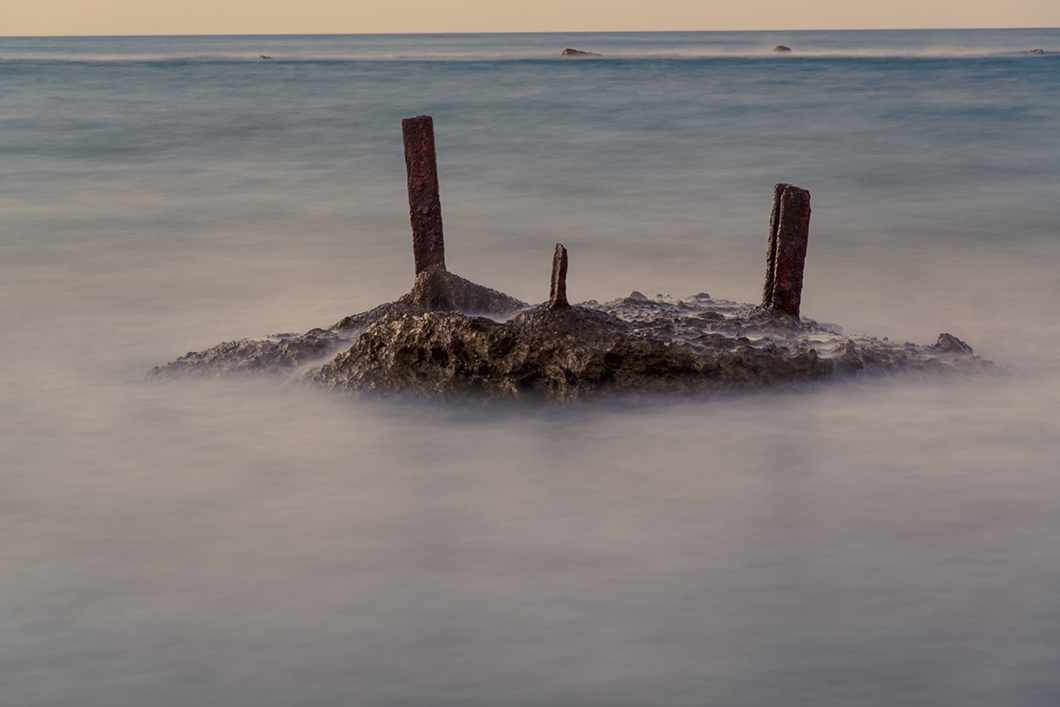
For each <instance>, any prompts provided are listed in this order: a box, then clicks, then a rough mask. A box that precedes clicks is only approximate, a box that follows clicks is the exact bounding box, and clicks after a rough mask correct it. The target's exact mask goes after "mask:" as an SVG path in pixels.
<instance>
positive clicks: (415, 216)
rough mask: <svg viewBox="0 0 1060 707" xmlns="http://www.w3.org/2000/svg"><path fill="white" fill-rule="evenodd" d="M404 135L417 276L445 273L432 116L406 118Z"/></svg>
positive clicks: (440, 203)
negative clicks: (437, 269)
mask: <svg viewBox="0 0 1060 707" xmlns="http://www.w3.org/2000/svg"><path fill="white" fill-rule="evenodd" d="M401 132H402V136H403V137H404V139H405V170H406V171H407V172H408V186H409V218H410V220H411V221H412V252H413V254H414V255H415V258H416V274H417V275H419V274H420V273H421V272H422V271H424V270H425V269H427V268H429V267H431V266H439V267H441V269H442V270H445V240H444V239H443V238H442V202H441V200H440V199H439V198H438V162H437V157H436V156H435V151H434V121H433V120H432V119H431V116H429V115H417V116H416V117H415V118H405V119H404V120H402V121H401Z"/></svg>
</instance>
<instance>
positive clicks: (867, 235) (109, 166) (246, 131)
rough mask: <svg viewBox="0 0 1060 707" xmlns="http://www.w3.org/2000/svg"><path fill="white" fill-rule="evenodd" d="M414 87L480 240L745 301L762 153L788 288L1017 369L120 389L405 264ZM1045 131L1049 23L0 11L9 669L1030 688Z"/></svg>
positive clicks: (354, 300)
mask: <svg viewBox="0 0 1060 707" xmlns="http://www.w3.org/2000/svg"><path fill="white" fill-rule="evenodd" d="M776 44H785V45H787V46H790V47H791V48H792V49H793V52H792V53H791V54H790V55H772V54H770V52H769V50H770V49H771V48H772V47H773V46H774V45H776ZM564 47H575V48H578V49H583V50H588V51H595V52H598V53H600V54H602V55H603V56H602V57H601V58H593V59H579V60H570V59H561V58H559V56H558V54H559V51H560V50H561V49H563V48H564ZM1034 47H1040V48H1042V49H1044V50H1045V51H1046V54H1044V55H1038V56H1035V55H1028V54H1027V53H1026V52H1027V50H1028V49H1031V48H1034ZM260 54H265V55H268V56H271V57H272V60H269V61H265V60H259V59H258V58H257V57H258V55H260ZM417 114H430V115H433V116H434V121H435V131H436V138H437V145H438V159H439V172H440V181H441V198H442V208H443V218H444V222H445V230H446V237H447V243H446V245H447V250H448V253H447V263H448V265H449V268H450V270H452V271H454V272H456V273H458V274H460V275H462V276H464V277H467V278H469V279H471V280H474V281H476V282H479V283H481V284H484V285H488V286H491V287H496V288H498V289H502V290H504V291H506V292H508V293H509V294H512V295H514V296H516V297H519V298H521V299H524V300H527V301H530V302H540V301H543V300H545V299H547V294H548V276H549V268H550V264H551V254H552V249H553V247H554V244H555V243H556V242H562V243H563V244H564V245H566V246H567V248H568V249H569V252H570V271H569V275H568V288H569V294H570V297H571V299H572V300H576V301H581V300H587V299H597V300H600V301H604V300H608V299H613V298H615V297H619V296H624V295H626V294H628V293H629V292H630V291H631V290H633V289H637V290H640V291H641V292H645V293H648V294H649V295H650V294H655V293H657V292H658V293H662V294H671V295H674V296H682V295H689V294H695V293H698V292H703V291H706V292H708V293H710V294H711V295H713V296H715V297H718V298H725V299H733V300H738V301H748V302H752V301H756V299H757V298H758V297H759V296H760V291H761V280H762V276H763V274H764V255H765V236H766V231H767V225H768V219H769V207H770V199H771V196H772V186H773V184H774V183H776V182H782V181H783V182H790V183H793V184H796V185H798V186H801V187H804V188H806V189H808V190H809V191H810V192H811V194H812V198H813V217H812V221H811V229H810V248H809V256H808V261H807V270H806V283H805V289H804V292H803V314H804V315H805V316H808V317H811V318H813V319H817V320H818V321H828V322H835V323H838V324H840V325H842V326H843V327H844V328H845V329H846V330H847V331H848V332H850V333H863V334H871V335H875V336H879V337H884V336H886V337H889V338H890V339H892V340H898V341H914V342H917V343H929V342H932V341H934V339H935V338H936V337H937V336H938V334H939V333H940V332H943V331H947V332H950V333H953V334H955V335H956V336H959V337H960V338H962V339H963V340H965V341H967V342H968V343H969V344H971V345H972V346H973V347H974V348H975V351H976V353H979V354H982V355H983V356H986V357H987V358H990V359H992V360H995V361H997V362H999V363H1001V364H1004V365H1005V366H1007V368H1008V373H1007V374H1006V375H1002V376H995V377H988V378H974V379H963V380H954V379H945V380H924V379H918V380H915V381H909V380H903V379H901V378H889V379H865V380H855V381H852V382H847V383H843V384H835V385H828V386H820V387H816V388H813V389H808V390H801V391H796V392H790V391H789V392H783V393H768V392H767V393H760V394H754V395H747V396H738V397H729V398H722V399H711V400H700V399H688V398H678V399H668V398H667V399H654V400H603V401H590V402H587V403H583V404H578V405H570V406H564V405H542V404H536V403H531V402H525V401H523V402H515V403H510V404H492V405H485V406H482V405H477V404H461V405H455V404H454V405H448V404H437V403H416V402H410V401H406V400H401V399H393V398H391V399H376V398H371V397H368V398H348V397H341V396H331V395H322V394H317V393H312V392H309V391H306V390H303V389H301V388H298V387H295V386H291V385H286V384H282V383H276V382H262V381H201V382H194V383H187V384H175V385H166V386H145V385H144V384H143V378H144V374H145V372H146V371H147V369H148V368H150V367H151V366H154V365H157V364H161V363H165V362H167V361H170V360H172V359H174V358H176V357H177V356H179V355H181V354H183V353H185V352H187V351H190V350H198V349H202V348H205V347H208V346H211V345H213V344H215V343H218V342H220V341H223V340H232V339H237V338H242V337H248V336H261V335H266V334H271V333H276V332H283V331H305V330H308V329H310V328H312V327H316V326H326V325H328V324H330V323H333V322H335V321H337V320H338V319H340V318H341V317H343V316H345V315H348V314H352V313H356V312H359V311H363V310H365V309H368V308H370V307H372V306H374V305H376V304H379V303H382V302H385V301H390V300H392V299H395V298H396V297H397V296H399V295H400V294H402V293H403V292H405V291H406V290H407V289H408V288H409V286H410V284H411V280H412V267H413V264H412V255H411V238H410V233H409V226H408V206H407V201H406V195H405V175H404V161H403V156H402V146H401V132H400V120H401V118H403V117H408V116H411V115H417ZM1058 164H1060V30H984V31H917V32H910V31H894V32H791V33H786V32H768V33H767V32H762V33H637V34H579V35H561V34H554V35H549V34H533V35H518V34H506V35H436V36H435V35H420V36H411V35H410V36H320V37H144V38H64V39H48V38H44V39H40V38H19V39H15V38H6V39H5V38H0V331H2V332H3V334H2V336H0V361H2V362H3V366H2V368H0V391H2V394H0V705H4V706H5V707H6V706H7V705H11V706H12V707H16V706H17V707H28V706H34V707H36V706H43V705H78V706H79V707H80V706H88V705H98V706H100V707H103V706H110V707H113V706H125V705H148V704H149V705H193V704H194V705H224V706H226V707H229V706H238V705H248V706H250V705H253V706H255V707H265V706H269V705H277V706H281V705H283V706H287V705H337V704H352V705H417V706H421V705H422V706H429V705H500V704H504V705H541V704H562V705H703V704H718V705H778V704H784V705H814V706H821V705H851V704H857V705H896V704H901V705H940V704H954V705H998V704H1005V705H1055V704H1057V703H1060V669H1058V668H1060V658H1058V656H1060V421H1058V418H1057V410H1058V409H1060V356H1058V353H1057V352H1058V351H1060V326H1058V323H1057V315H1056V312H1057V311H1060V276H1058V274H1057V268H1058V266H1060V232H1058V227H1057V224H1058V223H1060V170H1058V169H1057V165H1058Z"/></svg>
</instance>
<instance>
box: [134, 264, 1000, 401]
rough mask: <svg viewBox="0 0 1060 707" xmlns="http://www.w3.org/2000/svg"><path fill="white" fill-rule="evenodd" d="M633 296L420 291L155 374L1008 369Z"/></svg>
mask: <svg viewBox="0 0 1060 707" xmlns="http://www.w3.org/2000/svg"><path fill="white" fill-rule="evenodd" d="M453 277H455V276H453ZM464 282H466V281H464ZM476 287H477V286H476ZM427 289H428V290H429V288H427ZM482 289H483V290H486V288H482ZM473 291H474V292H477V290H473ZM413 292H416V290H415V288H414V291H413ZM489 292H494V291H489ZM498 294H499V293H498ZM633 295H634V296H631V297H627V298H624V299H620V300H615V301H612V302H608V303H605V304H599V303H596V302H588V303H584V304H582V305H574V306H570V307H567V308H562V309H555V308H552V307H550V306H549V305H547V304H545V305H538V306H535V307H525V308H523V309H521V310H519V311H518V312H516V313H515V314H514V315H513V316H511V317H509V318H507V319H503V320H502V319H500V318H499V317H498V316H497V314H494V316H493V318H490V317H483V316H475V315H468V314H463V313H461V312H459V311H430V310H429V309H424V304H423V302H424V300H422V299H417V297H415V296H413V293H410V294H409V295H406V296H405V297H403V298H402V299H401V300H398V301H397V302H393V303H390V304H389V305H383V306H382V307H377V308H376V309H374V310H371V311H370V312H365V313H363V314H360V315H356V316H353V317H347V318H345V319H343V320H342V321H341V322H339V324H337V325H335V326H334V327H333V328H332V329H330V330H322V329H314V330H311V331H310V332H308V333H306V334H305V335H303V336H291V335H282V336H278V337H269V338H267V339H262V340H244V341H240V342H232V343H228V344H221V345H219V346H216V347H214V348H212V349H208V350H206V351H203V352H200V353H196V354H188V355H187V356H184V357H182V358H180V359H178V360H177V361H174V362H173V363H170V364H168V365H167V366H164V367H159V368H155V369H152V371H151V373H150V374H149V377H152V378H173V377H181V376H186V375H216V376H227V375H232V374H258V375H262V374H265V375H286V376H288V377H292V378H296V379H297V380H299V381H302V382H305V383H308V384H310V385H313V386H316V387H320V388H326V389H339V390H350V391H378V392H384V393H402V394H411V395H415V396H425V397H463V396H469V395H487V396H504V397H522V396H536V397H546V398H552V399H558V400H573V399H579V398H583V397H586V396H590V395H595V394H607V393H611V394H642V393H708V394H710V393H714V394H716V393H726V392H735V391H741V390H755V389H761V388H766V387H777V386H791V385H798V384H806V383H812V382H816V381H826V380H830V379H835V378H843V377H852V376H858V375H865V374H887V373H898V372H903V371H905V372H916V371H922V372H933V373H945V372H955V373H984V372H991V371H995V370H998V367H997V366H996V365H995V364H993V363H991V362H990V361H987V360H985V359H983V358H981V357H979V356H976V355H974V354H973V353H971V348H970V347H969V346H968V345H967V344H965V343H964V342H962V341H960V339H957V337H954V336H952V335H949V334H943V335H941V336H940V339H939V343H938V344H934V345H929V346H918V345H914V344H910V343H906V344H896V343H893V342H888V341H886V340H882V341H881V340H879V339H876V338H873V337H861V336H846V335H844V334H843V332H842V329H840V328H839V327H837V326H835V325H829V324H819V323H817V322H814V321H812V320H808V319H802V320H799V319H797V318H794V317H789V316H784V315H782V314H781V315H778V314H777V313H775V312H768V311H765V310H763V309H762V308H761V307H760V306H753V305H746V304H739V303H736V302H729V301H726V300H714V299H712V298H711V297H710V296H709V295H706V294H699V295H696V296H694V297H688V298H685V299H681V300H677V299H673V298H669V297H663V296H657V297H655V298H651V299H648V298H645V297H644V296H643V295H641V293H639V292H634V293H633ZM426 301H427V302H429V301H430V300H429V299H428V300H426ZM475 301H479V302H481V301H482V300H475ZM488 301H490V302H493V303H495V304H496V303H498V302H503V303H505V306H507V304H508V303H510V301H514V300H511V298H508V299H506V300H505V299H488Z"/></svg>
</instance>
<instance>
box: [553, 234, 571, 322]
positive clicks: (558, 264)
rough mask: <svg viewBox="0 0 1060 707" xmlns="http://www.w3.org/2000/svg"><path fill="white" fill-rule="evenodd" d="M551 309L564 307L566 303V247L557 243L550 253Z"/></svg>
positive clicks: (566, 305) (567, 305)
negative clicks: (554, 249)
mask: <svg viewBox="0 0 1060 707" xmlns="http://www.w3.org/2000/svg"><path fill="white" fill-rule="evenodd" d="M548 306H549V307H551V308H552V309H566V308H567V307H569V306H570V304H568V303H567V249H566V248H564V247H563V246H562V245H560V244H559V243H557V244H556V252H555V253H554V254H553V255H552V291H551V293H550V294H549V297H548Z"/></svg>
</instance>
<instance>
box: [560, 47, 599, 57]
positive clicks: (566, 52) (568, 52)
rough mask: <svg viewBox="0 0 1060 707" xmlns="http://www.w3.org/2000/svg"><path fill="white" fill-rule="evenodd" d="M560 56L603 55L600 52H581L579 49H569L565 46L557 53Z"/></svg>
mask: <svg viewBox="0 0 1060 707" xmlns="http://www.w3.org/2000/svg"><path fill="white" fill-rule="evenodd" d="M559 55H560V56H603V55H602V54H596V53H594V52H583V51H582V50H581V49H571V48H570V47H567V48H566V49H564V50H563V51H561V52H560V53H559Z"/></svg>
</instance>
